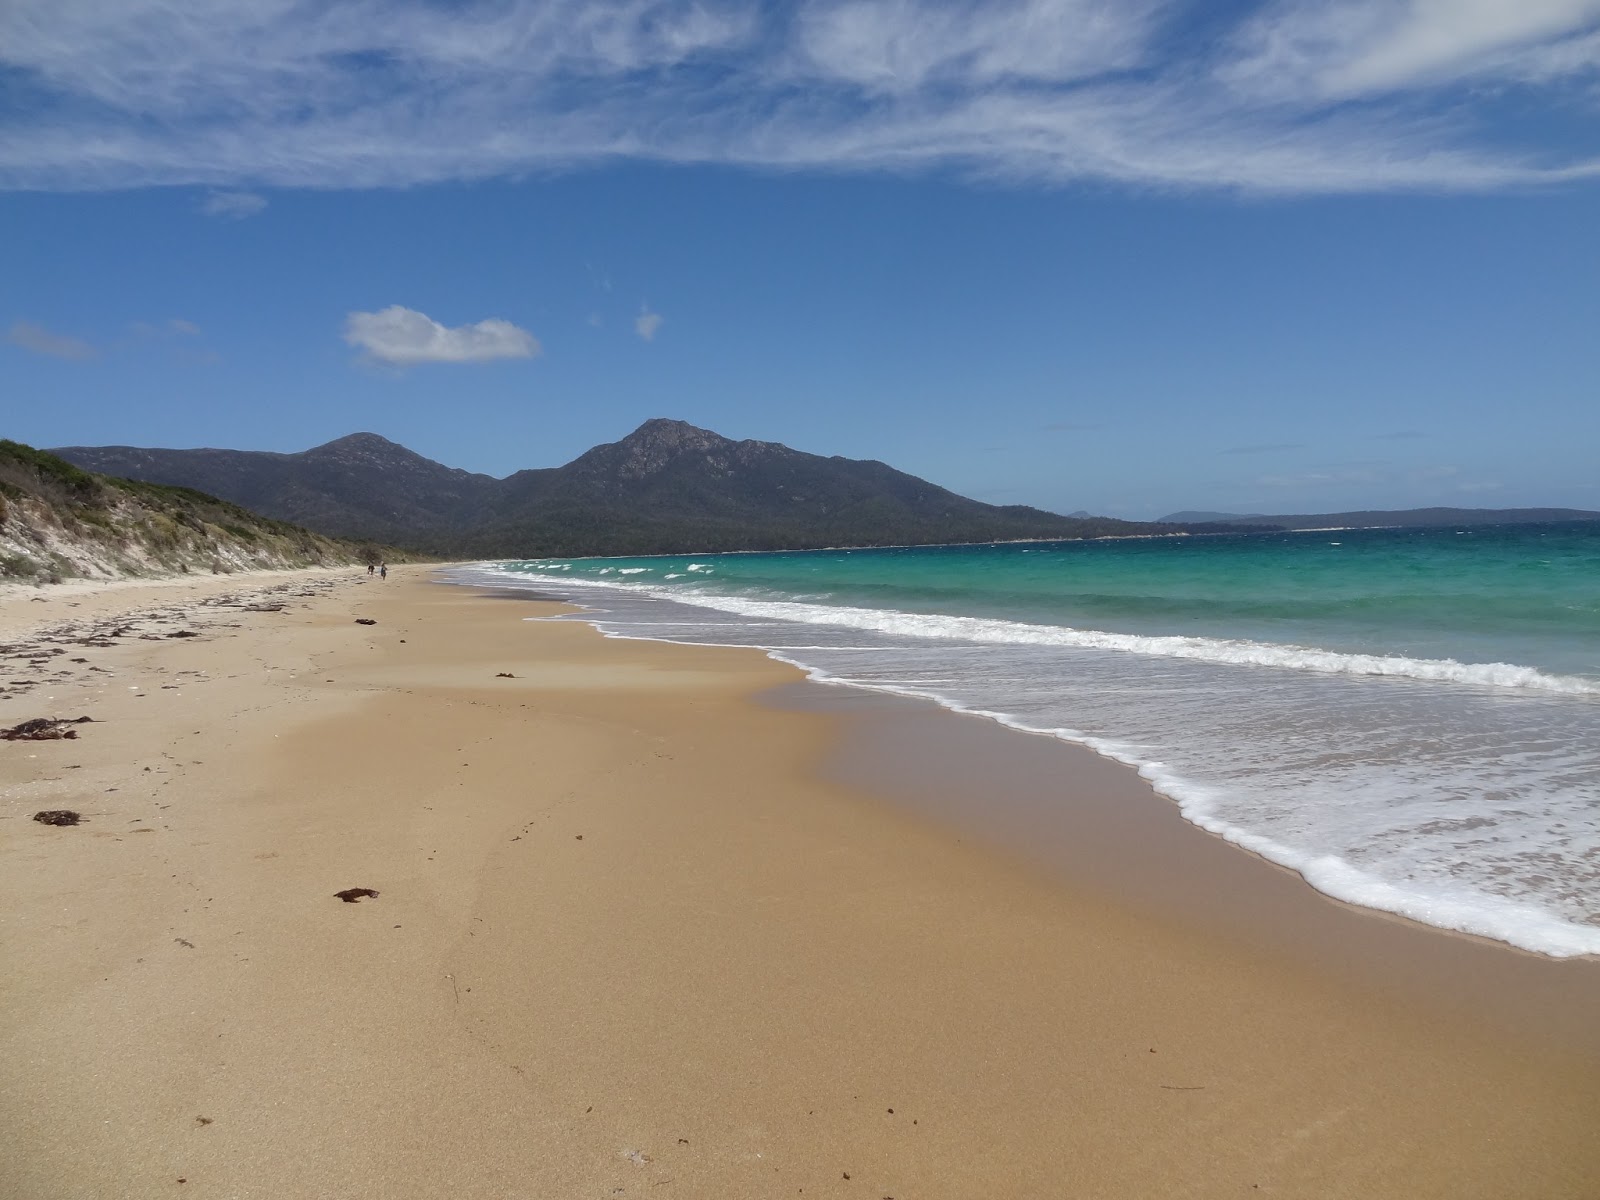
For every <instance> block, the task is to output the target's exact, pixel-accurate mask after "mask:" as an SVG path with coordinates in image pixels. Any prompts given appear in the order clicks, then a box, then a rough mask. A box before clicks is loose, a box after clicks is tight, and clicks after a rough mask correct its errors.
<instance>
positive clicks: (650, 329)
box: [633, 308, 666, 342]
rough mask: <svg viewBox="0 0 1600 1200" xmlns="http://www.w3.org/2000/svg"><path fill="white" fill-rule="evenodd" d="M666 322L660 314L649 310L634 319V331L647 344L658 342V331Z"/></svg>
mask: <svg viewBox="0 0 1600 1200" xmlns="http://www.w3.org/2000/svg"><path fill="white" fill-rule="evenodd" d="M665 320H666V318H665V317H663V316H662V315H661V314H660V313H657V312H651V311H650V310H649V309H648V308H647V309H645V310H644V311H643V312H641V313H640V314H639V315H638V316H637V317H635V318H634V319H633V329H634V332H635V333H637V334H638V335H639V336H640V337H642V338H643V339H644V340H645V341H647V342H653V341H655V340H656V330H658V329H660V328H661V325H662V323H663V322H664V321H665Z"/></svg>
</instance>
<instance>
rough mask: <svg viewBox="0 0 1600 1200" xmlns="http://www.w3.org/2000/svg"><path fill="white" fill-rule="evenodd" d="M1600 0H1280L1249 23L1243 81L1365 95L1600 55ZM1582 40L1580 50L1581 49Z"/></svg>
mask: <svg viewBox="0 0 1600 1200" xmlns="http://www.w3.org/2000/svg"><path fill="white" fill-rule="evenodd" d="M1596 22H1600V0H1515V2H1514V3H1513V2H1508V0H1280V2H1279V3H1276V4H1272V5H1269V6H1268V7H1267V8H1266V9H1265V10H1264V11H1263V12H1262V13H1261V14H1260V15H1258V16H1257V17H1256V18H1255V19H1254V20H1253V21H1251V22H1250V23H1249V24H1248V25H1247V26H1246V27H1245V30H1244V31H1243V35H1242V37H1241V45H1242V46H1244V47H1245V53H1244V55H1243V56H1242V57H1241V58H1240V59H1239V60H1237V61H1235V62H1234V63H1232V64H1231V65H1230V66H1229V67H1228V68H1227V70H1226V73H1227V74H1228V75H1229V76H1230V77H1231V78H1232V79H1233V80H1234V81H1236V82H1244V83H1247V84H1253V85H1256V86H1259V87H1261V88H1262V89H1263V90H1265V91H1267V92H1272V93H1277V94H1279V95H1282V94H1285V93H1288V92H1310V93H1314V94H1318V95H1321V96H1323V97H1328V98H1339V97H1348V96H1357V95H1362V94H1367V93H1373V92H1382V91H1389V90H1396V89H1403V88H1413V87H1420V86H1425V85H1427V84H1432V83H1440V82H1445V81H1449V80H1452V79H1456V78H1460V77H1463V76H1469V75H1476V74H1483V73H1495V72H1497V71H1498V72H1501V73H1505V74H1510V75H1514V76H1521V77H1524V78H1531V77H1533V76H1535V75H1539V74H1544V75H1546V76H1549V75H1553V74H1561V73H1568V72H1573V71H1577V70H1580V69H1582V68H1584V67H1585V66H1593V65H1595V64H1596V63H1597V62H1600V57H1597V56H1596V54H1595V50H1596V42H1595V40H1594V39H1593V38H1578V39H1573V38H1572V35H1574V34H1581V33H1584V32H1585V31H1586V30H1589V29H1591V28H1592V27H1593V26H1594V25H1595V24H1596ZM1574 50H1579V51H1580V52H1579V53H1576V54H1575V53H1574Z"/></svg>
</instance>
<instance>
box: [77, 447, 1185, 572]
mask: <svg viewBox="0 0 1600 1200" xmlns="http://www.w3.org/2000/svg"><path fill="white" fill-rule="evenodd" d="M57 453H58V454H60V455H61V457H63V458H65V459H67V460H69V461H71V462H74V463H77V464H78V465H80V466H83V467H86V468H89V469H91V470H96V471H104V472H109V473H115V474H121V475H127V476H131V477H132V478H135V479H148V480H152V481H156V482H161V483H172V484H181V485H185V486H191V487H202V488H207V489H210V490H214V491H216V492H217V493H218V494H219V495H222V496H225V497H227V498H228V499H230V500H233V501H235V502H236V503H239V504H243V505H246V506H248V507H250V508H253V509H256V510H258V511H260V512H263V513H266V514H268V515H270V516H273V517H279V518H282V519H284V520H293V521H296V522H299V523H302V524H305V525H306V526H308V527H309V528H312V529H316V530H319V531H320V532H323V533H328V534H335V535H341V536H360V537H372V538H381V539H383V540H386V541H390V542H395V543H398V544H403V545H411V546H417V547H420V548H424V549H427V550H430V551H435V552H439V553H447V554H454V555H463V556H472V557H482V558H491V557H545V556H576V555H586V554H650V553H670V552H675V551H682V552H710V551H718V550H776V549H803V548H808V547H818V546H840V545H852V546H865V545H907V544H929V543H939V542H980V541H997V540H1005V539H1014V538H1076V537H1099V536H1107V535H1115V534H1141V533H1153V532H1175V531H1176V530H1175V529H1174V528H1173V527H1170V526H1169V527H1158V526H1153V525H1148V524H1143V523H1139V522H1132V521H1117V520H1113V519H1111V518H1108V517H1095V518H1091V519H1088V520H1084V519H1075V518H1068V517H1062V516H1058V515H1056V514H1055V513H1048V512H1044V511H1042V510H1040V509H1036V508H1026V507H1023V506H1020V505H1012V506H1004V507H998V506H995V505H990V504H983V503H980V502H979V501H976V500H969V499H967V498H966V497H964V496H958V495H956V494H955V493H954V492H951V491H947V490H946V489H944V488H941V487H938V486H936V485H934V484H932V483H929V482H927V481H926V480H923V479H918V478H917V477H916V476H914V475H907V474H905V473H904V472H902V471H896V470H895V469H894V468H892V467H890V466H887V465H886V464H884V463H881V462H876V461H861V460H857V459H848V458H840V457H832V458H825V457H823V456H821V455H816V454H806V453H803V452H802V451H799V450H792V449H790V448H789V447H787V446H783V445H779V444H778V443H776V442H759V441H733V440H731V439H729V438H725V437H722V436H720V435H719V434H716V433H712V432H711V431H710V430H706V429H698V428H696V427H695V426H693V425H689V424H687V423H685V422H683V421H671V420H665V419H662V418H657V419H655V420H650V421H646V422H645V423H644V424H643V425H641V426H639V428H638V429H636V430H634V432H633V433H631V434H629V435H628V436H627V437H625V438H623V439H622V440H621V441H618V442H609V443H607V444H605V445H602V446H596V447H595V448H594V449H592V450H589V451H588V452H586V453H584V454H582V455H580V456H578V457H577V458H576V459H574V460H573V461H572V462H569V463H567V464H566V465H565V466H561V467H547V468H541V469H534V470H527V471H519V472H517V473H516V474H514V475H511V476H509V477H507V478H505V479H493V478H491V477H490V476H487V475H473V474H470V473H468V472H466V471H460V470H455V469H452V468H450V467H445V466H442V465H440V464H439V463H436V462H432V461H430V460H428V459H426V458H423V457H421V456H420V455H417V454H414V453H412V452H411V451H410V450H407V449H406V448H405V447H403V446H398V445H396V444H395V443H393V442H390V441H387V440H386V439H384V438H381V437H378V436H377V435H376V434H370V433H359V434H354V435H352V436H350V437H347V438H341V439H339V440H338V441H336V442H329V443H328V444H327V445H325V446H318V447H316V448H315V449H312V450H307V451H304V452H303V453H299V454H267V453H262V452H259V451H246V450H144V449H136V448H133V447H128V446H100V447H91V446H68V447H64V448H62V449H60V450H58V451H57Z"/></svg>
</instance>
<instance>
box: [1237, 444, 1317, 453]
mask: <svg viewBox="0 0 1600 1200" xmlns="http://www.w3.org/2000/svg"><path fill="white" fill-rule="evenodd" d="M1305 448H1306V446H1305V443H1304V442H1262V443H1260V444H1258V445H1254V446H1230V447H1228V449H1226V450H1219V451H1218V453H1219V454H1275V453H1277V452H1278V451H1281V450H1304V449H1305Z"/></svg>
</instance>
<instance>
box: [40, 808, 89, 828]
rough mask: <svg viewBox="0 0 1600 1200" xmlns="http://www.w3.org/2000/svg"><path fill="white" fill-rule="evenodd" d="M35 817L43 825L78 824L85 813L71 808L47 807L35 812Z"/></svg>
mask: <svg viewBox="0 0 1600 1200" xmlns="http://www.w3.org/2000/svg"><path fill="white" fill-rule="evenodd" d="M33 819H34V820H35V821H37V822H39V824H41V825H76V824H77V823H78V822H79V821H81V820H83V814H82V813H75V812H73V811H72V810H71V809H70V808H47V809H45V810H44V811H43V812H36V813H34V814H33Z"/></svg>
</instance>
